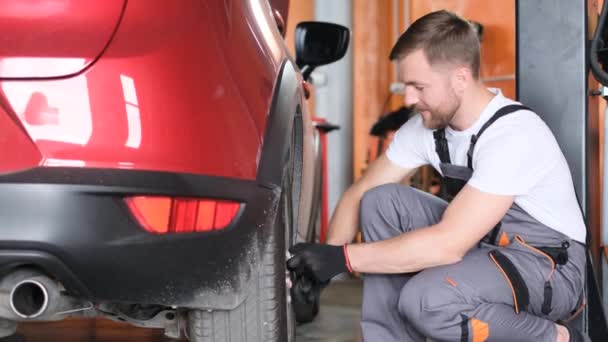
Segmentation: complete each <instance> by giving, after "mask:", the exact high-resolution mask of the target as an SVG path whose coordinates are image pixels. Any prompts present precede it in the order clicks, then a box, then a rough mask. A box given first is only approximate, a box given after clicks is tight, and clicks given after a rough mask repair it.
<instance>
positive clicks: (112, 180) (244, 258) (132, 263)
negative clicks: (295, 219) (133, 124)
mask: <svg viewBox="0 0 608 342" xmlns="http://www.w3.org/2000/svg"><path fill="white" fill-rule="evenodd" d="M142 194H144V195H170V196H186V197H208V198H218V199H228V200H236V201H239V202H242V203H243V209H242V210H241V213H240V215H239V216H238V218H237V219H236V220H235V222H233V224H232V225H231V226H229V227H228V228H226V229H224V230H222V231H213V232H208V233H188V234H173V235H155V234H151V233H148V232H146V231H144V230H143V229H142V228H141V227H140V226H139V224H138V223H137V222H136V220H135V219H134V218H133V216H132V215H131V213H130V212H129V210H128V207H127V206H126V205H125V203H124V201H123V200H122V198H123V197H124V196H129V195H142ZM279 196H280V189H279V188H278V187H277V186H275V185H271V184H262V183H260V182H256V181H244V180H235V179H226V178H220V177H209V176H197V175H189V174H173V173H162V172H142V171H130V170H94V169H76V168H39V169H34V170H30V171H26V172H23V173H18V174H11V175H5V176H0V270H2V271H4V272H6V271H8V270H9V269H13V268H15V267H18V266H20V265H35V266H37V267H39V268H41V269H43V270H44V271H46V272H47V273H49V274H50V275H51V276H54V277H56V278H57V279H58V280H60V281H61V283H62V284H63V285H64V286H65V287H66V288H67V289H68V291H69V292H70V293H73V294H75V295H77V296H80V297H83V298H87V299H90V300H92V301H94V302H103V301H111V302H131V303H146V304H161V305H175V306H186V307H203V308H216V309H230V308H234V307H236V306H237V305H238V304H239V303H240V302H241V301H242V300H243V298H244V296H245V295H246V293H247V284H248V282H249V280H250V279H251V277H252V275H253V274H255V273H256V272H257V268H258V264H259V260H260V257H261V252H262V251H261V246H263V245H264V243H265V240H266V239H267V238H268V236H269V233H270V229H271V227H272V225H273V224H274V222H275V217H276V212H277V206H278V201H279Z"/></svg>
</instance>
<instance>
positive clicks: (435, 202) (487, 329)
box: [287, 11, 586, 342]
mask: <svg viewBox="0 0 608 342" xmlns="http://www.w3.org/2000/svg"><path fill="white" fill-rule="evenodd" d="M479 50H480V45H479V41H478V39H477V36H476V32H475V31H474V29H473V28H472V26H471V25H470V24H469V22H467V21H466V20H464V19H462V18H460V17H458V16H457V15H455V14H453V13H450V12H447V11H439V12H433V13H430V14H428V15H426V16H424V17H422V18H420V19H419V20H418V21H416V22H415V23H413V24H412V25H411V26H410V27H409V28H408V30H407V31H406V32H405V33H404V34H403V35H402V36H401V37H400V38H399V40H398V41H397V43H396V44H395V46H394V47H393V49H392V51H391V54H390V58H391V60H394V61H395V62H396V63H397V66H398V70H399V76H400V80H401V81H402V82H403V83H404V84H405V87H404V89H405V90H404V91H405V94H404V95H405V101H406V105H408V106H413V107H414V109H415V112H417V113H418V114H417V115H416V116H414V117H413V118H411V119H410V120H409V121H408V122H407V123H405V124H404V125H403V126H402V127H401V128H400V129H399V131H398V132H397V133H396V135H395V138H394V140H393V141H392V143H391V145H390V146H389V148H388V150H387V152H386V154H385V155H382V156H381V157H380V158H378V159H377V160H376V161H374V162H373V163H372V164H371V165H370V167H369V168H368V171H367V172H366V174H365V175H364V176H363V177H362V178H361V179H360V180H358V181H357V182H356V183H355V184H354V185H352V186H351V187H350V188H349V189H348V190H347V191H346V192H345V194H344V195H343V197H342V199H341V200H340V202H339V204H338V207H337V209H336V211H335V213H334V216H333V217H332V220H331V223H330V228H329V235H328V245H320V244H298V245H295V246H294V247H293V248H292V249H291V252H292V253H293V254H294V256H293V257H292V258H291V259H290V260H288V263H287V264H288V268H289V269H290V270H292V271H293V272H294V273H295V274H297V275H298V276H301V277H302V276H303V277H308V278H309V279H312V280H313V281H315V282H316V283H317V284H327V282H328V281H329V280H330V279H331V278H332V277H334V276H336V275H337V274H339V273H342V272H346V271H350V272H352V271H357V272H361V273H364V278H363V280H364V289H363V308H362V321H361V326H362V332H363V337H364V340H365V341H372V342H374V341H425V337H430V338H432V339H436V340H442V341H443V340H446V341H486V340H487V341H551V342H554V341H582V340H583V337H582V335H581V334H580V333H579V332H578V331H575V330H573V329H570V328H567V327H566V326H565V324H563V322H564V321H566V320H567V319H568V318H569V317H570V316H572V314H573V313H574V312H576V311H577V309H578V308H579V307H580V306H581V305H582V304H583V303H584V298H583V296H584V292H583V289H584V274H585V245H584V242H585V238H586V237H585V235H586V229H585V224H584V221H583V217H582V214H581V211H580V208H579V206H578V203H577V199H576V195H575V192H574V186H573V183H572V179H571V175H570V171H569V169H568V165H567V163H566V159H565V158H564V156H563V154H562V152H561V150H560V148H559V146H558V144H557V142H556V140H555V138H554V136H553V134H552V133H551V131H550V130H549V128H548V127H547V125H546V124H545V123H544V122H543V121H542V120H541V119H540V117H539V116H538V115H537V114H535V113H534V112H533V111H532V110H530V109H528V108H526V107H525V106H523V105H521V104H520V103H517V102H515V101H513V100H510V99H508V98H505V97H504V96H503V95H502V94H501V92H500V91H499V90H497V89H487V88H486V87H485V86H484V85H483V84H482V82H481V80H480V77H479V68H480V51H479ZM422 165H432V166H433V167H434V168H435V169H436V170H438V172H440V173H441V175H442V176H443V181H444V186H445V187H446V189H448V192H449V194H450V197H451V198H453V199H452V200H451V201H450V203H449V204H448V203H447V202H446V201H444V200H442V199H439V198H437V197H435V196H433V195H430V194H428V193H424V192H421V191H418V190H416V189H413V188H410V187H407V186H403V185H399V184H398V182H399V181H401V180H402V179H403V178H404V177H406V176H408V175H411V174H412V173H413V172H414V170H415V169H416V168H418V167H420V166H422ZM357 227H361V229H362V231H363V237H364V239H365V243H361V244H351V242H352V241H353V239H354V237H355V235H356V231H357ZM319 286H323V285H319Z"/></svg>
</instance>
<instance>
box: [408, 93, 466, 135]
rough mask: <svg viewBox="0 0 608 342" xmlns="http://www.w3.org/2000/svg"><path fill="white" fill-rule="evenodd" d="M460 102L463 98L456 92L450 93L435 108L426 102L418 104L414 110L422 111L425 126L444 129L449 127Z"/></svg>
mask: <svg viewBox="0 0 608 342" xmlns="http://www.w3.org/2000/svg"><path fill="white" fill-rule="evenodd" d="M460 102H461V100H460V98H458V97H457V96H456V94H450V96H447V97H446V98H445V100H444V101H443V102H442V103H441V104H440V105H439V106H437V107H435V108H431V107H428V106H426V105H424V104H416V106H415V107H414V112H417V113H420V115H421V116H422V123H423V124H424V127H426V128H428V129H443V128H446V127H448V125H449V124H450V122H451V121H452V119H453V118H454V115H456V111H457V110H458V108H459V107H460Z"/></svg>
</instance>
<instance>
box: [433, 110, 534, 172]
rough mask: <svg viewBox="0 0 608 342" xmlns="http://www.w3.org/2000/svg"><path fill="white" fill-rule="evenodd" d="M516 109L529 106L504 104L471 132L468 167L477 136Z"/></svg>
mask: <svg viewBox="0 0 608 342" xmlns="http://www.w3.org/2000/svg"><path fill="white" fill-rule="evenodd" d="M518 110H530V108H528V107H526V106H524V105H520V104H512V105H507V106H504V107H502V108H500V109H499V110H498V111H497V112H496V113H495V114H494V115H493V116H492V117H491V118H490V120H488V121H487V122H486V123H485V124H484V125H483V126H481V129H480V130H479V132H477V134H473V135H472V136H471V144H470V145H469V151H468V152H467V166H468V167H469V169H473V151H474V150H475V144H476V143H477V140H479V137H481V134H483V132H484V131H485V130H486V129H488V127H490V125H492V124H493V123H494V121H496V120H498V119H500V118H502V117H503V116H505V115H508V114H511V113H514V112H516V111H518ZM435 142H437V140H435ZM446 144H447V143H446Z"/></svg>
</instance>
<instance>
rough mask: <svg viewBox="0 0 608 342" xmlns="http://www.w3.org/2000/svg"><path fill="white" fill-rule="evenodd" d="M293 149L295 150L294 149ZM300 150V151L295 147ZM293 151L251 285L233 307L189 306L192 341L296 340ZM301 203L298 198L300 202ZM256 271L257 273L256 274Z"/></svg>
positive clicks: (268, 341)
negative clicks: (291, 250)
mask: <svg viewBox="0 0 608 342" xmlns="http://www.w3.org/2000/svg"><path fill="white" fill-rule="evenodd" d="M292 151H293V150H292ZM296 153H297V151H296ZM292 156H293V152H292V153H290V158H289V163H288V164H287V165H288V166H287V167H286V168H285V170H284V172H283V179H284V182H285V184H286V185H283V188H282V193H281V199H280V201H279V208H278V211H277V216H276V219H275V224H274V227H272V231H271V233H270V236H269V238H268V240H267V242H266V246H265V248H264V252H263V255H262V263H261V267H260V271H259V273H257V272H254V275H253V278H252V279H251V284H252V289H251V291H250V293H249V294H248V295H247V298H246V299H245V300H244V301H243V303H241V304H240V305H239V306H238V307H236V308H235V309H233V310H213V311H206V310H190V311H189V312H188V325H187V337H188V338H189V340H190V341H191V342H211V341H214V342H224V341H225V342H239V341H246V342H247V341H251V342H253V341H255V342H257V341H264V342H285V341H287V342H295V317H294V313H293V309H292V307H291V303H288V301H287V286H286V277H287V273H286V264H285V263H286V261H287V259H286V257H287V246H291V244H292V243H293V238H294V236H295V230H294V229H295V228H294V213H293V208H294V204H293V203H292V201H293V197H292V196H293V192H294V191H293V190H292V189H293V186H294V185H295V184H294V183H296V182H294V180H293V178H292V175H293V174H298V173H296V172H294V168H296V167H297V166H295V165H294V161H293V158H292ZM298 203H299V202H298ZM256 273H257V275H256Z"/></svg>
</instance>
